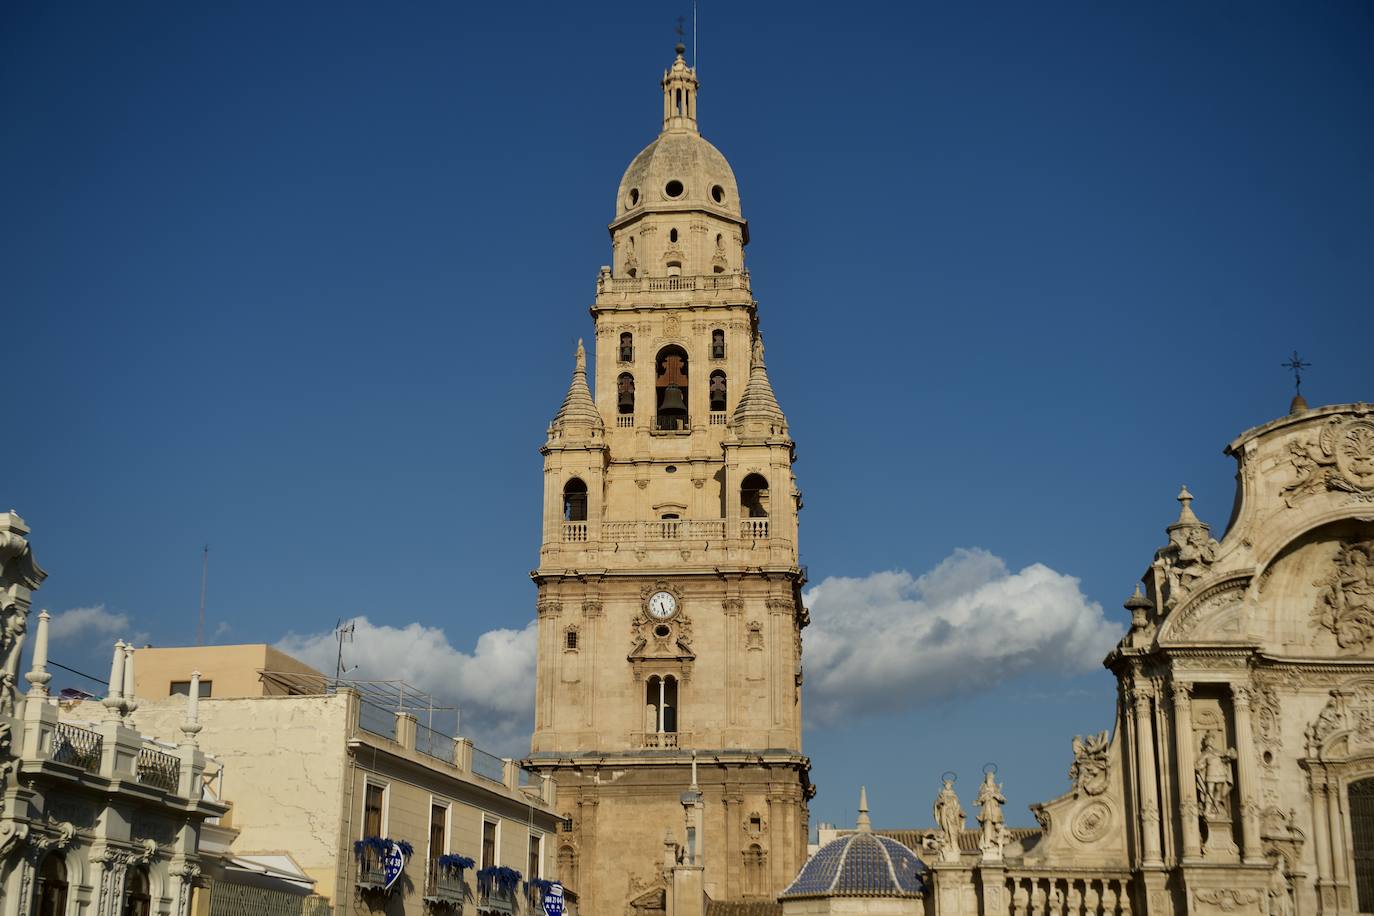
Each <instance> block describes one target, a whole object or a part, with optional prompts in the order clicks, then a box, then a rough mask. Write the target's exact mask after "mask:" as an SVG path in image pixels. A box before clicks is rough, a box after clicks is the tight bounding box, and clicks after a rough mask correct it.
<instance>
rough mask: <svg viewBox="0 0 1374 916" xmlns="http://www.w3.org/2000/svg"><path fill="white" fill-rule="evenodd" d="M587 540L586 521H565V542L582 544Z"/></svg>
mask: <svg viewBox="0 0 1374 916" xmlns="http://www.w3.org/2000/svg"><path fill="white" fill-rule="evenodd" d="M586 540H587V523H586V522H564V523H563V543H565V544H581V543H583V542H584V541H586Z"/></svg>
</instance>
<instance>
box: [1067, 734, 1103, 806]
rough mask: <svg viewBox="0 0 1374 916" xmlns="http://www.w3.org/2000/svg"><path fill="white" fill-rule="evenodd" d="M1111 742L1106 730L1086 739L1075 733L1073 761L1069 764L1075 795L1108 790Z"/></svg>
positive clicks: (1099, 792) (1100, 792)
mask: <svg viewBox="0 0 1374 916" xmlns="http://www.w3.org/2000/svg"><path fill="white" fill-rule="evenodd" d="M1109 742H1110V739H1109V738H1108V735H1107V733H1106V732H1105V731H1103V732H1099V733H1098V734H1096V735H1089V736H1088V737H1087V738H1086V739H1085V738H1083V737H1082V736H1080V735H1075V736H1074V739H1073V763H1072V764H1071V765H1070V766H1069V781H1070V782H1072V783H1073V795H1074V798H1077V797H1078V796H1079V795H1080V794H1083V795H1101V794H1102V793H1103V792H1105V791H1106V790H1107V747H1108V744H1109Z"/></svg>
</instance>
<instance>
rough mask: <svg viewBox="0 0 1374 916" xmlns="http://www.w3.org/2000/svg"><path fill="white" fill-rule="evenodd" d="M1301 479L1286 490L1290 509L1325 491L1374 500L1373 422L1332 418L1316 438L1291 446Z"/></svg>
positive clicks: (1289, 449) (1303, 440)
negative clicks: (1303, 499) (1339, 491)
mask: <svg viewBox="0 0 1374 916" xmlns="http://www.w3.org/2000/svg"><path fill="white" fill-rule="evenodd" d="M1288 451H1289V457H1290V460H1291V461H1292V462H1293V467H1294V468H1296V469H1297V472H1298V479H1297V480H1296V481H1294V482H1293V483H1292V484H1290V485H1289V486H1286V487H1284V488H1283V500H1284V502H1285V503H1287V504H1288V505H1289V506H1292V505H1294V504H1295V503H1296V502H1297V500H1299V499H1302V498H1303V497H1305V496H1310V495H1312V494H1313V493H1320V492H1322V491H1324V490H1341V491H1344V492H1346V493H1352V494H1354V495H1355V497H1356V498H1357V499H1363V500H1374V419H1368V418H1365V417H1361V418H1357V419H1354V420H1345V419H1342V418H1341V417H1332V418H1331V419H1330V420H1328V421H1327V422H1326V425H1325V426H1323V427H1322V428H1321V431H1320V432H1319V433H1318V434H1317V436H1316V437H1315V438H1308V439H1298V440H1295V441H1294V442H1292V443H1290V444H1289V446H1288Z"/></svg>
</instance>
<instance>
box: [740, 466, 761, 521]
mask: <svg viewBox="0 0 1374 916" xmlns="http://www.w3.org/2000/svg"><path fill="white" fill-rule="evenodd" d="M739 514H740V517H741V518H767V517H768V481H767V480H765V479H764V478H763V476H762V475H761V474H750V475H749V476H748V477H746V478H744V483H742V484H740V488H739Z"/></svg>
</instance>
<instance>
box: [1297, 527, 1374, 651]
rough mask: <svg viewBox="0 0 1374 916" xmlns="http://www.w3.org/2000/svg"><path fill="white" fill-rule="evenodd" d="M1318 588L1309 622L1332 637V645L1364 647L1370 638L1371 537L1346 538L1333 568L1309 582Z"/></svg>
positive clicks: (1373, 627) (1373, 623)
mask: <svg viewBox="0 0 1374 916" xmlns="http://www.w3.org/2000/svg"><path fill="white" fill-rule="evenodd" d="M1313 584H1314V585H1316V586H1317V588H1318V589H1320V591H1319V592H1318V593H1317V603H1316V605H1315V606H1314V607H1313V608H1312V622H1313V624H1314V625H1316V626H1321V627H1324V628H1325V629H1327V630H1329V631H1331V633H1332V634H1333V635H1334V636H1335V637H1336V645H1338V646H1340V647H1341V648H1342V649H1347V650H1350V651H1352V652H1363V651H1365V650H1366V649H1367V648H1368V647H1369V644H1370V643H1371V642H1374V540H1370V541H1347V542H1344V543H1342V544H1341V545H1340V547H1339V548H1338V549H1337V552H1336V557H1335V568H1334V569H1332V570H1331V571H1330V572H1329V573H1327V574H1326V575H1325V576H1323V577H1322V578H1321V579H1318V580H1317V581H1316V582H1314V583H1313Z"/></svg>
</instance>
